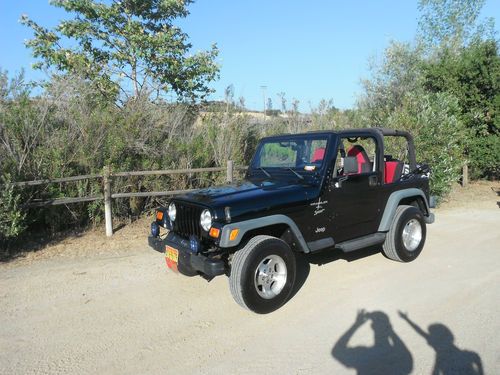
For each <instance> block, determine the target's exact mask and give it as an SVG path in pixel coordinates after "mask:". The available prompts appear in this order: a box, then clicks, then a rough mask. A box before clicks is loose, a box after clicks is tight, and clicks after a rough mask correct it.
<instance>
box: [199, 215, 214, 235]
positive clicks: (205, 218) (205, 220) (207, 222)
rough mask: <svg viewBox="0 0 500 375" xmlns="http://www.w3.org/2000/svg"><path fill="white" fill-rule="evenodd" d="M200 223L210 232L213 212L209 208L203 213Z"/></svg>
mask: <svg viewBox="0 0 500 375" xmlns="http://www.w3.org/2000/svg"><path fill="white" fill-rule="evenodd" d="M200 224H201V227H202V228H203V229H204V230H205V231H207V232H208V231H209V230H210V227H211V226H212V214H211V213H210V211H209V210H203V212H202V213H201V216H200Z"/></svg>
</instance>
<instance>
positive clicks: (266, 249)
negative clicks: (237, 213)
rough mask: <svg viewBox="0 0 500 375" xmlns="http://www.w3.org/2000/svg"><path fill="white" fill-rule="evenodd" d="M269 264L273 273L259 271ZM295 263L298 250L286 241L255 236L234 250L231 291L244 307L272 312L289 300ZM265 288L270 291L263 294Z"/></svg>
mask: <svg viewBox="0 0 500 375" xmlns="http://www.w3.org/2000/svg"><path fill="white" fill-rule="evenodd" d="M266 262H268V263H266ZM268 265H269V267H270V268H272V270H271V271H270V273H269V274H271V275H273V276H271V277H267V275H268V274H266V273H262V272H260V270H261V269H262V267H267V266H268ZM296 267H297V265H296V258H295V254H294V253H293V251H292V250H291V249H290V247H289V246H288V245H287V244H286V242H284V241H282V240H280V239H278V238H276V237H271V236H255V237H253V238H251V239H250V240H249V241H248V242H247V244H246V245H245V246H244V247H243V248H242V249H240V250H238V251H236V252H235V253H234V254H233V257H232V260H231V273H230V275H229V288H230V290H231V294H232V295H233V298H234V300H235V301H236V302H237V303H238V304H239V305H240V306H242V307H243V308H245V309H249V310H252V311H254V312H256V313H258V314H267V313H270V312H272V311H274V310H276V309H278V308H280V307H281V306H282V305H283V304H284V303H285V302H286V301H287V300H288V297H289V296H290V293H291V292H292V289H293V286H294V284H295V277H296V273H297V271H296ZM283 273H285V274H286V275H285V276H284V277H283ZM259 283H260V284H261V285H258V284H259ZM273 289H274V290H273ZM266 292H267V293H269V294H268V295H267V296H266V298H264V297H263V295H264V294H265V293H266ZM273 294H275V295H273Z"/></svg>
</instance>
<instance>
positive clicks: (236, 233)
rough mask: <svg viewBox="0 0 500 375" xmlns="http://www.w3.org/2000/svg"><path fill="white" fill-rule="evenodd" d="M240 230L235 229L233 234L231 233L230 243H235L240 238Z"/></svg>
mask: <svg viewBox="0 0 500 375" xmlns="http://www.w3.org/2000/svg"><path fill="white" fill-rule="evenodd" d="M239 232H240V230H239V229H233V230H232V231H231V233H229V241H234V240H235V239H236V237H238V233H239Z"/></svg>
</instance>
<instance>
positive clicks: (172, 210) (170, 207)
mask: <svg viewBox="0 0 500 375" xmlns="http://www.w3.org/2000/svg"><path fill="white" fill-rule="evenodd" d="M176 214H177V210H176V208H175V203H174V202H172V203H170V204H169V205H168V217H169V218H170V220H171V221H175V215H176Z"/></svg>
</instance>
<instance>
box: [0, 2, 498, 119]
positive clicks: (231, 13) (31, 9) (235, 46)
mask: <svg viewBox="0 0 500 375" xmlns="http://www.w3.org/2000/svg"><path fill="white" fill-rule="evenodd" d="M189 9H190V11H191V14H190V16H188V17H187V18H186V19H184V20H182V21H181V22H180V25H181V26H182V27H183V29H184V31H186V32H187V33H188V34H189V36H190V38H191V42H192V44H193V49H194V50H195V51H196V50H202V49H206V48H208V47H209V46H210V44H211V43H213V42H216V43H217V45H218V47H219V49H220V55H219V63H220V65H221V74H220V75H221V77H220V80H219V81H218V82H216V83H214V84H213V85H212V86H213V87H214V88H215V89H216V90H217V92H216V93H215V94H214V95H212V99H220V98H222V97H223V93H224V88H225V87H227V86H228V85H230V84H233V85H234V89H235V97H236V98H238V97H240V96H243V97H245V99H246V105H247V107H249V108H253V109H260V110H262V107H263V99H262V89H261V86H266V87H267V89H266V94H267V96H268V97H270V98H271V99H272V101H273V105H274V108H279V104H278V103H279V100H278V97H277V95H276V94H277V93H279V92H285V93H286V97H287V98H288V102H290V101H291V99H292V98H295V99H297V100H299V101H300V103H301V104H300V109H301V110H302V111H308V110H309V108H310V104H311V105H313V106H315V105H317V103H318V102H319V101H320V100H321V99H333V102H334V105H335V106H336V107H339V108H350V107H352V106H353V105H354V103H355V100H356V97H357V95H359V93H360V92H361V85H360V79H361V78H363V77H367V76H368V74H369V70H368V66H369V61H370V59H371V58H377V56H378V57H380V56H381V55H382V53H383V51H384V48H385V47H386V46H387V45H388V43H389V41H390V40H392V39H395V40H400V41H411V40H412V39H413V37H414V35H415V31H416V28H417V19H418V11H417V1H416V0H415V1H410V0H399V1H398V0H380V1H369V0H364V1H362V0H351V1H345V0H344V1H333V0H330V1H328V0H324V1H319V0H318V1H312V0H311V1H305V0H304V1H299V0H288V1H287V0H273V1H269V0H267V1H264V0H253V1H234V0H233V1H231V0H198V1H197V2H195V3H194V4H192V5H191V6H190V8H189ZM23 13H26V14H28V15H29V16H30V17H31V18H32V19H34V20H35V21H37V22H38V23H40V24H42V25H44V26H54V25H56V24H57V21H58V20H59V19H61V18H64V17H65V13H64V12H63V11H61V10H60V9H58V8H55V7H53V6H50V5H49V3H48V1H46V0H17V1H11V0H0V35H1V37H0V51H1V55H0V68H2V69H4V70H8V71H9V72H10V73H14V72H18V71H20V70H21V68H24V69H25V71H26V75H27V76H28V78H34V79H36V78H39V77H42V73H40V72H34V71H32V70H31V68H30V65H31V63H32V62H33V61H34V59H33V57H32V56H31V54H30V51H29V50H28V49H26V48H25V47H24V45H23V41H24V40H25V39H29V38H30V37H31V32H30V30H29V29H27V28H26V27H24V26H23V25H21V24H20V23H19V22H18V20H19V17H20V15H21V14H23ZM482 15H483V17H494V18H495V21H496V30H497V33H498V31H499V30H500V29H499V26H500V25H499V20H498V15H500V1H498V0H486V5H485V7H484V9H483V12H482ZM497 35H498V34H497ZM309 103H310V104H309Z"/></svg>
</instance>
